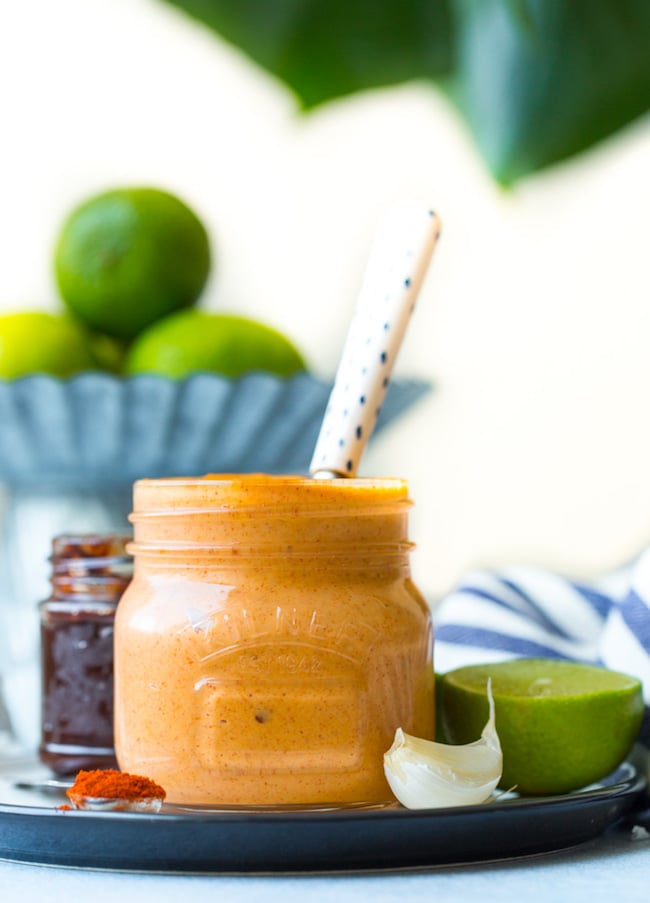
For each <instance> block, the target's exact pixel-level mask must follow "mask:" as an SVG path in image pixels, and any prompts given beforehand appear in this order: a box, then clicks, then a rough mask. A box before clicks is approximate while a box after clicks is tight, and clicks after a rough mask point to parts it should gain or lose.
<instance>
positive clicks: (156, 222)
mask: <svg viewBox="0 0 650 903" xmlns="http://www.w3.org/2000/svg"><path fill="white" fill-rule="evenodd" d="M54 264H55V270H56V277H57V281H58V284H59V290H60V292H61V297H62V298H63V300H64V302H65V303H66V305H67V306H68V307H69V308H70V310H71V311H72V312H73V313H74V314H75V315H76V316H78V317H79V318H80V319H81V320H83V321H84V322H85V323H87V324H88V325H89V326H90V327H91V328H93V329H96V330H98V331H100V332H106V333H108V334H109V335H112V336H117V337H118V338H123V339H131V338H133V337H134V336H136V335H137V334H138V333H139V332H141V331H142V330H143V329H145V328H146V327H147V326H149V325H150V324H151V323H153V322H154V321H155V320H158V319H160V318H161V317H165V316H167V314H170V313H172V312H173V311H176V310H179V309H181V308H185V307H189V306H191V305H192V304H194V302H195V301H196V300H197V298H198V297H199V295H200V294H201V291H202V290H203V287H204V285H205V282H206V279H207V277H208V273H209V271H210V247H209V243H208V236H207V233H206V230H205V228H204V226H203V224H202V223H201V222H200V220H199V219H198V218H197V216H196V215H195V214H194V213H193V212H192V211H191V210H190V209H189V207H187V206H186V205H185V204H184V203H183V202H182V201H181V200H179V199H178V198H177V197H174V196H173V195H171V194H168V193H167V192H164V191H159V190H157V189H154V188H122V189H117V190H115V191H108V192H106V193H104V194H99V195H97V196H95V197H92V198H90V199H89V200H87V201H86V202H85V203H83V204H81V206H79V207H77V208H76V209H75V210H73V212H72V213H71V214H70V216H69V217H68V219H67V220H66V222H65V223H64V225H63V227H62V229H61V233H60V235H59V240H58V243H57V246H56V251H55V258H54Z"/></svg>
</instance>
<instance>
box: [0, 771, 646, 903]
mask: <svg viewBox="0 0 650 903" xmlns="http://www.w3.org/2000/svg"><path fill="white" fill-rule="evenodd" d="M16 769H17V770H18V773H19V774H20V776H21V777H27V778H32V779H36V778H38V777H49V776H50V775H49V772H47V771H46V770H45V769H43V768H42V766H39V765H37V764H34V763H33V762H32V764H30V765H25V764H24V763H23V762H22V761H21V762H19V764H18V765H16V763H15V761H14V763H13V764H12V763H10V762H6V761H5V762H4V763H0V799H1V800H2V802H3V803H10V804H12V803H13V804H18V805H30V804H35V805H40V806H42V805H58V802H57V801H56V800H50V799H48V801H47V802H46V803H44V801H43V796H42V795H32V794H31V793H30V792H27V795H25V794H26V791H17V790H16V789H15V788H14V786H13V780H14V779H15V777H16ZM63 799H65V798H63ZM641 820H643V821H644V823H646V824H648V825H649V826H650V817H648V818H647V819H646V818H643V817H642V818H641ZM649 890H650V833H649V832H648V831H646V829H645V828H644V827H642V826H641V825H636V826H625V827H624V826H622V824H621V823H619V825H617V826H614V827H612V828H610V829H609V830H608V831H607V832H606V833H605V834H604V835H602V836H601V837H599V838H597V839H596V840H594V841H591V842H589V843H587V844H583V845H581V846H580V847H577V848H573V849H571V850H567V851H563V852H557V853H547V854H544V855H540V856H535V857H528V858H526V859H518V860H512V861H508V862H498V863H492V864H482V865H474V866H462V867H461V866H457V867H449V868H436V869H430V870H424V869H419V870H417V871H416V870H413V871H402V872H400V871H393V872H383V873H374V874H363V875H362V874H357V875H354V874H350V875H321V876H266V877H260V876H254V875H251V876H241V877H232V876H204V875H193V876H185V875H160V874H153V873H148V874H134V873H127V872H117V871H92V870H84V869H69V868H52V867H48V866H34V865H25V864H22V863H13V862H3V861H0V903H14V901H15V903H31V901H32V900H34V901H38V903H41V901H45V903H47V901H56V900H61V901H64V900H65V901H66V903H69V901H71V900H84V901H86V900H87V901H89V903H104V901H115V900H116V899H123V900H125V901H126V900H128V901H131V900H137V901H138V903H147V901H152V903H153V901H155V903H166V901H170V903H171V901H173V903H179V901H183V900H185V899H186V900H187V901H188V903H201V901H203V900H206V901H207V900H210V901H218V903H230V901H242V903H243V901H247V903H248V901H255V903H258V901H259V903H265V901H278V903H280V901H281V903H305V901H309V903H311V901H314V903H320V901H336V903H349V901H350V903H351V901H365V900H368V899H369V900H371V901H372V903H383V901H389V900H390V901H393V900H401V899H403V900H404V901H408V903H418V901H420V900H421V901H427V903H446V901H450V903H451V901H453V903H464V901H468V903H469V901H471V903H491V901H497V900H499V901H500V900H513V901H517V903H520V901H521V903H538V901H539V903H542V901H544V903H549V901H550V903H563V901H571V903H582V901H588V903H598V901H601V900H602V901H607V903H627V901H637V900H639V901H644V903H645V901H646V900H647V898H648V891H649Z"/></svg>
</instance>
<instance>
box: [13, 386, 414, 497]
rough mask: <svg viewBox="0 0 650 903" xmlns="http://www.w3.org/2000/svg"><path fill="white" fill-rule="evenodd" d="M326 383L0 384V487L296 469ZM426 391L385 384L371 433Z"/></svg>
mask: <svg viewBox="0 0 650 903" xmlns="http://www.w3.org/2000/svg"><path fill="white" fill-rule="evenodd" d="M331 388H332V387H331V384H329V383H327V382H325V381H324V380H320V379H317V378H316V377H314V376H311V375H309V374H307V373H300V374H298V375H296V376H294V377H292V378H289V379H281V378H278V377H276V376H274V375H271V374H269V373H249V374H247V375H245V376H243V377H241V378H239V379H234V380H231V379H226V378H224V377H221V376H218V375H215V374H212V373H197V374H196V375H193V376H191V377H189V378H187V379H184V380H171V379H167V378H163V377H159V376H144V375H143V376H134V377H130V378H120V377H116V376H113V375H110V374H106V373H82V374H79V375H77V376H74V377H71V378H69V379H57V378H54V377H51V376H44V375H36V376H28V377H24V378H22V379H17V380H12V381H4V382H2V381H0V482H4V483H6V484H7V485H9V486H17V487H24V488H27V487H30V488H37V487H39V486H46V487H47V488H48V489H53V488H59V489H92V490H98V489H114V488H125V487H127V486H130V485H131V483H133V481H134V480H136V479H138V478H140V477H143V476H147V477H161V476H193V475H199V474H203V473H209V472H213V473H214V472H223V473H226V472H240V473H245V472H252V471H260V472H265V473H279V472H285V473H286V472H296V473H305V472H306V471H307V470H308V467H309V462H310V459H311V455H312V451H313V448H314V444H315V442H316V437H317V435H318V430H319V427H320V423H321V421H322V418H323V414H324V411H325V407H326V404H327V400H328V397H329V394H330V391H331ZM428 389H429V384H428V383H426V382H423V381H419V380H406V381H402V382H400V381H396V382H394V383H393V384H392V385H391V387H390V390H389V392H388V395H387V398H386V401H385V404H384V407H383V410H382V412H381V414H380V417H379V421H378V424H377V430H378V431H379V430H381V429H382V428H383V427H385V426H386V425H387V424H388V423H389V422H390V421H391V420H393V419H395V418H396V417H397V416H398V415H399V414H401V413H402V412H403V411H405V410H406V409H407V408H408V407H410V406H411V405H412V404H413V403H414V402H415V401H417V400H418V399H419V398H421V397H422V396H423V395H424V394H425V393H426V392H427V391H428Z"/></svg>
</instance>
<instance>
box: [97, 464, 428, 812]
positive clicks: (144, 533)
mask: <svg viewBox="0 0 650 903" xmlns="http://www.w3.org/2000/svg"><path fill="white" fill-rule="evenodd" d="M410 505H411V502H410V500H409V498H408V491H407V487H406V484H405V483H404V482H403V481H401V480H392V479H385V480H384V479H377V480H370V479H350V480H343V479H332V480H311V479H307V478H304V477H298V476H296V477H291V476H289V477H280V476H268V475H264V474H251V475H220V476H214V477H205V478H197V479H168V480H142V481H139V482H138V483H136V485H135V491H134V513H133V515H132V521H133V524H134V543H133V544H132V546H131V548H130V551H131V552H132V553H133V555H134V558H135V574H134V578H133V581H132V583H131V585H130V587H129V589H128V590H127V592H126V593H125V595H124V596H123V598H122V600H121V602H120V605H119V607H118V612H117V618H116V625H115V745H116V751H117V757H118V762H119V764H120V767H121V768H122V769H123V770H125V771H128V772H133V773H136V774H146V775H147V776H148V777H150V778H152V779H153V780H155V781H156V782H157V783H159V784H161V785H162V786H163V787H164V788H165V790H166V791H167V799H168V801H170V802H175V803H187V804H202V805H226V804H227V805H282V804H318V803H359V802H365V801H369V802H381V801H384V800H388V799H390V798H391V794H390V790H389V788H388V785H387V783H386V780H385V778H384V773H383V754H384V752H385V751H386V750H387V749H388V747H389V746H390V745H391V743H392V740H393V735H394V733H395V729H396V728H397V727H402V728H403V729H404V730H405V731H406V732H407V733H410V734H415V735H417V736H420V737H427V738H432V737H433V723H434V717H433V716H434V711H433V667H432V644H433V639H432V626H431V617H430V613H429V610H428V607H427V605H426V603H425V601H424V599H423V598H422V596H421V595H420V593H419V592H418V591H417V589H416V588H415V586H414V584H413V582H412V581H411V578H410V572H409V564H408V554H409V551H410V548H411V543H409V541H408V535H407V520H408V509H409V507H410Z"/></svg>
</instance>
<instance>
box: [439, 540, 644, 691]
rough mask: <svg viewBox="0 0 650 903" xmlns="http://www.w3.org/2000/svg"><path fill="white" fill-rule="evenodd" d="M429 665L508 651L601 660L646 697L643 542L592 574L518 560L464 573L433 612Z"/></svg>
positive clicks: (448, 665)
mask: <svg viewBox="0 0 650 903" xmlns="http://www.w3.org/2000/svg"><path fill="white" fill-rule="evenodd" d="M434 624H435V627H436V645H435V666H436V671H439V672H445V671H450V670H451V669H453V668H459V667H461V666H462V665H469V664H478V663H482V662H496V661H503V660H504V659H508V658H516V657H526V658H540V657H541V658H563V659H571V660H573V661H579V662H588V663H590V664H598V665H604V666H605V667H607V668H612V669H614V670H616V671H623V672H625V673H626V674H632V675H634V676H635V677H638V678H639V679H640V680H641V681H642V682H643V687H644V697H645V701H646V705H648V704H650V549H649V550H647V551H646V552H644V553H643V554H642V555H641V556H640V558H638V559H637V561H636V562H634V564H632V565H630V566H629V567H626V568H623V569H621V570H620V571H618V572H617V573H615V574H612V575H610V576H608V577H606V578H602V579H599V580H596V581H576V580H570V579H567V578H566V577H562V576H560V575H557V574H551V573H548V572H546V571H541V570H536V569H534V568H526V567H510V568H506V569H504V570H501V571H499V572H489V571H478V572H476V573H473V574H470V575H469V576H468V577H466V578H465V579H464V580H463V582H462V583H461V584H460V585H459V586H458V587H457V588H456V589H455V590H454V591H453V592H451V593H450V594H449V595H448V596H447V597H446V598H445V599H444V600H443V601H442V602H441V603H440V605H439V606H438V608H437V609H435V611H434Z"/></svg>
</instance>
